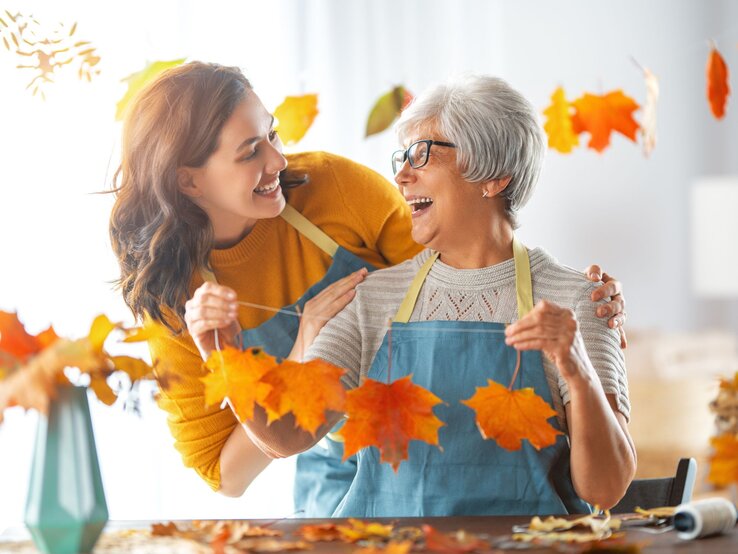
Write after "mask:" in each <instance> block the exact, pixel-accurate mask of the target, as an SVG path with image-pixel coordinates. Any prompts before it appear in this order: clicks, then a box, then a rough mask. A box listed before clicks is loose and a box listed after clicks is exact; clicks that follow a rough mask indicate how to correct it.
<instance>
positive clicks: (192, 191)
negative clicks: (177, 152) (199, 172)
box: [177, 167, 202, 198]
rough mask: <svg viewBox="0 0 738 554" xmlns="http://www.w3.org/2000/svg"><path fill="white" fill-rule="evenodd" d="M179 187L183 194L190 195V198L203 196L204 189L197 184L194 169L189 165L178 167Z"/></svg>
mask: <svg viewBox="0 0 738 554" xmlns="http://www.w3.org/2000/svg"><path fill="white" fill-rule="evenodd" d="M177 188H178V189H179V191H180V192H181V193H182V194H184V195H186V196H189V197H190V198H197V197H199V196H202V191H201V190H200V189H199V188H198V186H197V185H196V184H195V179H194V176H193V174H192V170H191V169H190V168H188V167H180V168H178V169H177Z"/></svg>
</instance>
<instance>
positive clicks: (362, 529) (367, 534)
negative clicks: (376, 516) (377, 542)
mask: <svg viewBox="0 0 738 554" xmlns="http://www.w3.org/2000/svg"><path fill="white" fill-rule="evenodd" d="M392 529H393V525H384V524H382V523H376V522H369V523H367V522H364V521H361V520H360V519H353V518H351V519H349V520H348V525H339V526H338V531H339V532H340V533H341V537H342V540H344V541H345V542H356V541H361V540H373V539H387V538H389V537H390V535H391V534H392Z"/></svg>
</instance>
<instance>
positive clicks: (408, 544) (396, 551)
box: [352, 541, 413, 554]
mask: <svg viewBox="0 0 738 554" xmlns="http://www.w3.org/2000/svg"><path fill="white" fill-rule="evenodd" d="M412 547H413V543H412V541H389V542H388V543H387V545H386V546H382V547H379V546H366V547H364V548H357V549H356V550H354V551H353V553H352V554H407V553H408V552H410V550H411V549H412Z"/></svg>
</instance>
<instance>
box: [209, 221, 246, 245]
mask: <svg viewBox="0 0 738 554" xmlns="http://www.w3.org/2000/svg"><path fill="white" fill-rule="evenodd" d="M254 225H256V220H255V219H253V220H248V221H247V222H245V223H244V221H243V220H239V221H232V222H224V221H221V222H219V224H218V225H215V224H213V234H214V237H213V247H214V248H218V249H225V248H230V247H232V246H235V245H236V244H238V243H239V242H241V240H242V239H243V238H244V237H245V236H246V235H248V234H249V233H250V232H251V229H253V228H254Z"/></svg>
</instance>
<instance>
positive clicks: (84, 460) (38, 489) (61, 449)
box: [25, 387, 108, 554]
mask: <svg viewBox="0 0 738 554" xmlns="http://www.w3.org/2000/svg"><path fill="white" fill-rule="evenodd" d="M107 521H108V507H107V504H106V503H105V492H104V491H103V486H102V477H101V476H100V465H99V463H98V460H97V450H96V449H95V437H94V435H93V433H92V420H91V418H90V407H89V404H88V403H87V389H85V388H82V387H60V388H59V391H58V395H57V397H56V398H55V399H54V400H53V401H52V402H51V405H50V407H49V415H48V416H44V415H40V416H39V421H38V430H37V432H36V443H35V446H34V452H33V462H32V466H31V483H30V485H29V487H28V499H27V501H26V512H25V524H26V527H27V528H28V530H29V531H30V533H31V536H32V537H33V542H34V543H35V544H36V547H37V548H38V549H39V550H40V551H41V552H44V553H46V554H77V553H86V552H91V551H92V547H93V546H94V545H95V542H96V541H97V539H98V537H99V536H100V533H101V532H102V530H103V527H104V526H105V523H106V522H107Z"/></svg>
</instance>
